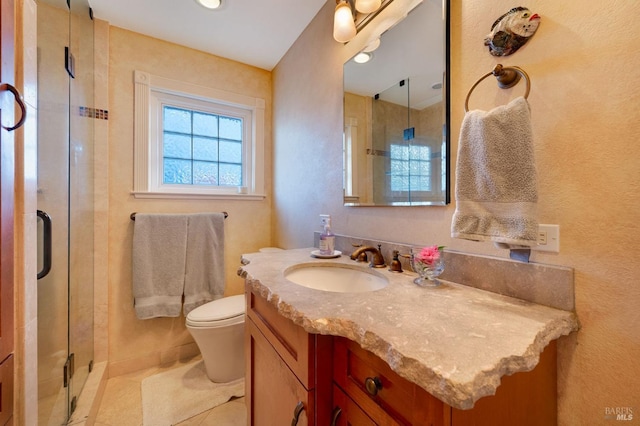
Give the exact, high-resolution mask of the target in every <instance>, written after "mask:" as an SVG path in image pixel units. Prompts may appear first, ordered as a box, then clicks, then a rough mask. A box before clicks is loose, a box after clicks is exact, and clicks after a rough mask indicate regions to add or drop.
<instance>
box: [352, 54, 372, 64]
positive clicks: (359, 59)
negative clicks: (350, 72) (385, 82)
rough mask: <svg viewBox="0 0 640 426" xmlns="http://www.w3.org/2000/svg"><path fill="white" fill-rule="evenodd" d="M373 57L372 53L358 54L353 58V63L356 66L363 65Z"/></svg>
mask: <svg viewBox="0 0 640 426" xmlns="http://www.w3.org/2000/svg"><path fill="white" fill-rule="evenodd" d="M372 57H373V54H372V53H369V52H360V53H358V54H357V55H356V56H354V57H353V60H354V62H356V63H358V64H365V63H367V62H369V61H370V60H371V58H372Z"/></svg>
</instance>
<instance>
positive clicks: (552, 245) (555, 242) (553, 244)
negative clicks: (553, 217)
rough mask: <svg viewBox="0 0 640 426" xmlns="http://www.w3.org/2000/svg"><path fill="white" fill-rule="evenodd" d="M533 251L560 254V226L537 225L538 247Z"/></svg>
mask: <svg viewBox="0 0 640 426" xmlns="http://www.w3.org/2000/svg"><path fill="white" fill-rule="evenodd" d="M531 248H532V249H533V250H538V251H550V252H553V253H559V252H560V225H544V224H540V225H538V245H537V246H536V247H531Z"/></svg>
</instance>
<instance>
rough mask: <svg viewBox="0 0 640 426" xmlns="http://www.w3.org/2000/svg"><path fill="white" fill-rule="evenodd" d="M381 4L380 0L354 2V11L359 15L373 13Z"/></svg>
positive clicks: (357, 0) (358, 0)
mask: <svg viewBox="0 0 640 426" xmlns="http://www.w3.org/2000/svg"><path fill="white" fill-rule="evenodd" d="M381 4H382V0H356V10H357V11H358V12H360V13H373V12H375V11H376V10H378V9H379V8H380V5H381Z"/></svg>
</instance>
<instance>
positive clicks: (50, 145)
mask: <svg viewBox="0 0 640 426" xmlns="http://www.w3.org/2000/svg"><path fill="white" fill-rule="evenodd" d="M59 3H60V5H59V6H58V7H54V6H52V5H49V4H45V3H42V2H41V3H39V4H38V88H39V90H38V210H40V211H43V212H46V214H47V215H48V216H49V217H50V218H51V222H52V224H51V247H52V251H51V270H50V271H49V273H48V274H47V275H46V276H44V277H42V278H40V279H39V280H38V420H39V421H38V423H39V424H40V425H49V424H52V425H60V424H63V423H64V422H65V421H66V419H67V415H68V406H69V400H68V393H67V388H65V387H64V381H65V379H64V369H65V364H66V362H67V359H68V347H69V343H68V326H67V324H68V316H69V314H68V308H67V306H68V282H69V276H68V268H67V265H68V264H69V256H68V245H69V242H68V235H69V230H68V223H69V195H68V192H69V191H68V188H69V148H68V145H69V75H68V74H67V72H66V71H65V69H64V65H62V66H60V61H61V57H62V58H63V56H62V53H61V52H64V49H65V46H67V44H68V40H69V17H68V14H69V11H68V9H67V5H66V2H65V0H60V1H59ZM43 228H44V223H43V222H42V221H40V220H38V244H39V245H41V244H42V242H43V240H44V229H43ZM43 250H44V249H43V248H42V247H39V249H38V257H39V259H38V263H39V264H40V266H39V269H38V270H42V265H43V259H42V253H43Z"/></svg>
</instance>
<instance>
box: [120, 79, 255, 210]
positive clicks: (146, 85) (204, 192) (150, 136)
mask: <svg viewBox="0 0 640 426" xmlns="http://www.w3.org/2000/svg"><path fill="white" fill-rule="evenodd" d="M134 84H135V95H134V98H135V99H134V108H135V132H134V173H133V191H132V194H133V195H134V196H135V197H136V198H211V199H220V198H223V199H224V198H230V199H252V200H255V199H264V109H265V101H264V99H261V98H254V97H251V96H246V95H239V94H237V93H231V92H227V91H224V90H219V89H213V88H209V87H203V86H198V85H195V84H190V83H184V82H181V81H176V80H171V79H168V78H164V77H159V76H155V75H152V74H149V73H146V72H142V71H137V70H136V71H134ZM165 105H167V106H176V107H179V108H184V109H189V110H195V111H203V112H210V113H214V114H220V115H225V116H231V117H239V118H242V120H243V126H244V129H243V133H244V138H243V139H244V140H243V158H242V169H243V176H242V181H243V184H242V186H241V187H233V186H231V187H230V186H206V185H183V184H181V185H176V184H164V183H163V178H162V162H163V161H162V111H163V107H164V106H165Z"/></svg>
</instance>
